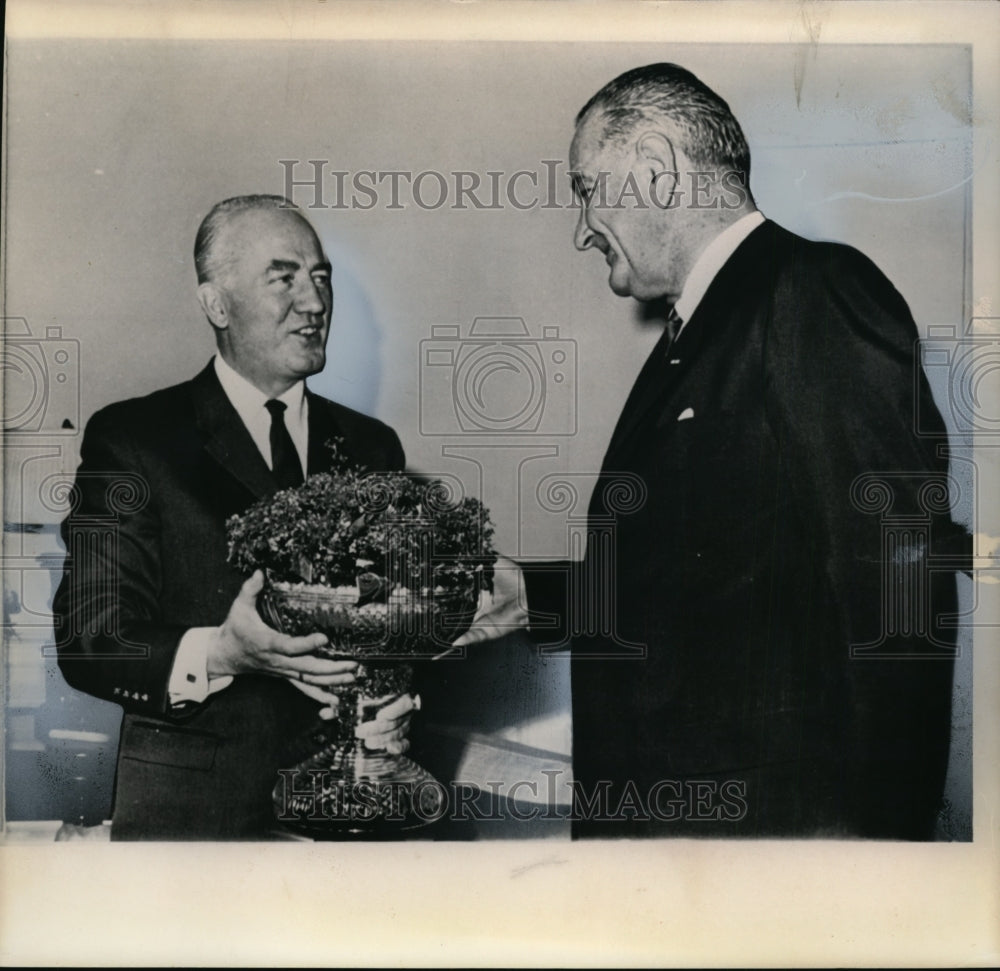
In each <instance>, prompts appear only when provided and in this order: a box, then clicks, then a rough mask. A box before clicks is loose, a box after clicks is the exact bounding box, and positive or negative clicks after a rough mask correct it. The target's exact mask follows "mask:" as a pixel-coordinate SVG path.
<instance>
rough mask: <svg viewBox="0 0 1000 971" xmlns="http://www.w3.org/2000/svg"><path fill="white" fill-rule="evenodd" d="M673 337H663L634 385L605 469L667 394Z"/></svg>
mask: <svg viewBox="0 0 1000 971" xmlns="http://www.w3.org/2000/svg"><path fill="white" fill-rule="evenodd" d="M670 345H671V341H670V335H669V334H668V333H667V332H666V331H664V332H663V335H662V336H661V337H660V339H659V340H658V341H657V342H656V344H655V345H654V346H653V350H652V352H651V353H650V355H649V357H647V358H646V363H645V364H643V366H642V370H641V371H640V372H639V376H638V377H637V378H636V379H635V384H634V385H632V390H631V391H630V392H629V396H628V399H627V400H626V402H625V406H624V407H623V408H622V413H621V416H620V417H619V419H618V424H617V425H616V426H615V430H614V432H613V433H612V435H611V443H610V444H609V445H608V451H607V454H606V456H605V459H604V465H605V467H606V468H607V467H608V460H609V459H610V458H611V457H612V456H613V455H614V454H616V453H617V452H619V451H620V449H621V447H622V445H623V444H624V443H625V442H626V441H627V440H628V438H629V436H630V435H631V433H632V432H633V431H634V430H635V428H636V426H637V425H638V424H639V422H640V420H641V419H642V417H643V415H645V414H646V412H647V410H648V409H649V407H650V406H651V405H652V404H653V402H654V401H656V399H657V398H658V397H659V396H660V394H661V393H662V392H663V390H664V387H665V385H666V384H667V383H668V382H669V377H670V375H669V371H668V369H669V367H670V365H669V362H668V357H667V351H668V349H669V348H670Z"/></svg>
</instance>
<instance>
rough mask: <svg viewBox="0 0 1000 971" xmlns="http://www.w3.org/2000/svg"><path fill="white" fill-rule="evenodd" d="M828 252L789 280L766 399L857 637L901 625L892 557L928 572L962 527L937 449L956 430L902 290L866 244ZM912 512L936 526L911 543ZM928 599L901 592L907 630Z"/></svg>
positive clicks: (799, 497) (781, 286) (801, 503)
mask: <svg viewBox="0 0 1000 971" xmlns="http://www.w3.org/2000/svg"><path fill="white" fill-rule="evenodd" d="M820 253H821V254H822V255H821V256H815V255H813V256H808V257H806V256H800V263H799V265H793V266H792V267H791V268H790V271H789V272H790V277H789V278H788V279H784V280H779V281H778V282H777V285H776V288H775V290H776V294H777V296H776V298H775V306H774V312H773V316H772V320H771V322H770V327H769V331H768V341H767V348H766V352H765V375H764V380H765V401H766V407H767V410H768V418H769V421H770V422H771V425H772V428H773V429H774V430H775V433H776V436H777V438H778V440H779V443H780V448H781V455H782V463H783V466H784V467H785V468H786V469H787V473H786V474H787V479H788V484H789V488H790V490H791V493H792V495H793V497H794V504H795V507H796V511H797V513H798V514H799V515H800V516H801V517H802V520H803V522H804V524H805V529H806V530H807V531H808V532H809V533H810V534H811V539H812V542H813V545H814V549H815V553H816V555H817V556H818V557H820V558H821V561H822V563H823V567H824V570H825V572H826V575H827V578H828V581H829V583H830V585H831V587H832V589H833V590H834V591H835V593H836V595H837V598H838V602H839V603H840V604H841V606H842V617H843V623H844V626H845V632H846V633H847V635H848V636H849V638H850V643H851V644H854V645H863V644H866V643H869V642H872V641H873V640H878V639H880V638H882V637H888V638H890V639H891V637H892V634H891V632H890V631H888V630H886V629H885V624H884V623H883V618H882V617H881V608H882V607H883V606H884V604H883V601H882V597H881V595H880V591H881V590H882V586H883V581H884V580H886V581H889V582H891V581H892V578H891V577H889V576H888V575H886V574H885V572H884V571H885V570H887V569H889V570H891V569H892V568H893V567H894V566H898V567H902V566H904V565H906V566H907V570H908V573H909V574H910V575H912V576H921V577H923V578H925V579H926V578H927V577H928V576H929V575H930V574H929V570H928V567H929V559H928V558H929V556H930V554H931V549H932V545H931V542H930V539H933V538H934V537H935V536H936V535H941V536H942V537H943V536H944V534H946V533H947V532H948V531H949V529H950V526H951V522H950V512H949V510H948V499H947V488H948V486H947V460H946V459H945V458H943V457H941V456H940V455H938V454H937V450H938V446H939V445H941V444H944V443H945V442H946V435H945V429H944V425H943V423H942V422H941V419H940V415H939V413H938V410H937V408H936V406H935V404H934V402H933V399H932V397H931V393H930V388H929V386H928V384H927V381H926V378H925V377H924V375H923V373H922V371H921V370H920V369H919V365H918V363H917V360H916V341H917V336H918V335H917V330H916V327H915V325H914V323H913V319H912V317H911V316H910V313H909V309H908V308H907V306H906V303H905V302H904V300H903V299H902V297H901V296H900V295H899V293H898V292H897V291H896V290H895V289H894V288H893V287H892V285H891V284H890V283H889V281H888V280H886V278H885V277H884V276H883V275H882V274H881V272H880V271H879V270H878V269H877V268H876V267H875V266H874V264H872V263H871V262H870V261H869V260H868V259H867V258H865V257H864V256H862V255H861V254H860V253H857V252H856V251H854V250H851V249H848V248H847V247H840V246H837V247H833V246H829V247H823V248H822V249H821V250H820ZM915 395H916V396H918V397H919V399H920V401H919V407H920V409H921V413H922V415H923V416H925V418H926V416H930V417H929V419H928V421H929V423H932V424H934V425H935V426H936V431H937V435H935V436H934V437H932V438H926V437H921V436H918V435H917V434H916V428H915V426H916V410H915V409H916V399H915ZM906 518H909V519H910V520H911V521H912V522H913V523H914V524H926V526H927V530H928V532H929V533H930V534H931V536H929V537H927V538H924V537H922V535H921V533H920V531H919V530H917V531H913V532H911V533H909V534H902V533H901V534H900V537H901V542H902V543H903V545H900V546H892V541H891V537H888V535H887V533H886V526H887V525H889V524H890V522H891V521H901V520H903V519H906ZM884 540H887V541H888V542H889V543H890V547H889V549H888V552H887V550H886V548H885V546H884V542H883V541H884ZM887 556H888V557H889V558H888V559H887ZM922 605H923V604H922V602H921V601H920V599H919V598H918V597H908V598H905V603H897V606H902V607H903V609H905V610H908V611H910V612H911V616H910V617H909V620H910V621H911V623H909V624H901V625H899V629H900V630H906V629H908V628H909V629H912V630H914V631H917V630H920V629H923V628H924V627H925V626H926V625H925V624H924V620H925V618H918V617H917V616H916V615H915V614H914V613H913V612H915V611H918V610H920V609H921V608H922ZM918 621H919V623H918ZM900 636H905V635H902V634H901V635H900ZM913 646H914V645H909V646H907V647H906V650H907V651H909V650H910V649H911V648H912V647H913ZM897 647H899V645H897Z"/></svg>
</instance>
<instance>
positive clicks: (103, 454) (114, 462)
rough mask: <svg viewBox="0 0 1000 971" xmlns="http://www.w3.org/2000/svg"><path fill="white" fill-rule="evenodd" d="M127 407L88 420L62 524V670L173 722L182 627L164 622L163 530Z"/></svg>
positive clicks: (57, 607)
mask: <svg viewBox="0 0 1000 971" xmlns="http://www.w3.org/2000/svg"><path fill="white" fill-rule="evenodd" d="M121 409H122V406H113V408H111V409H106V410H105V411H102V412H98V413H97V414H96V415H95V416H94V417H93V418H92V419H91V420H90V422H88V425H87V429H86V431H85V433H84V438H83V444H82V447H81V464H80V467H79V469H78V471H77V475H76V481H75V484H74V487H73V493H72V496H71V503H72V508H71V511H70V513H69V515H68V516H67V517H66V519H65V521H64V522H63V526H62V536H63V541H64V544H65V546H66V562H65V566H64V572H63V578H62V582H61V583H60V585H59V588H58V590H57V591H56V595H55V598H54V601H53V614H54V625H55V631H56V645H57V652H58V659H59V666H60V669H61V670H62V673H63V675H64V677H65V678H66V680H67V681H68V682H69V684H70V685H72V686H73V687H75V688H78V689H79V690H81V691H85V692H87V693H89V694H92V695H95V696H97V697H98V698H104V699H106V700H108V701H112V702H116V703H117V704H120V705H122V707H123V708H125V710H126V711H132V712H137V713H141V714H147V715H157V716H164V715H174V714H178V712H177V711H176V710H172V709H171V706H170V702H169V698H168V683H169V679H170V673H171V669H172V667H173V662H174V655H175V653H176V651H177V645H178V643H179V641H180V638H181V636H182V635H183V633H184V629H183V628H182V627H179V626H177V625H172V624H170V623H169V622H168V621H167V620H166V619H165V618H164V617H162V616H161V611H160V606H159V592H160V589H161V555H160V531H161V523H160V517H159V515H158V512H157V506H156V502H155V487H156V483H155V482H151V481H150V478H149V476H148V475H147V474H146V473H145V471H144V469H143V465H142V462H141V459H140V454H141V453H140V450H139V449H138V448H137V447H136V445H135V443H134V440H133V436H132V434H131V431H130V429H129V426H128V423H127V421H125V420H123V414H122V410H121Z"/></svg>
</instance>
